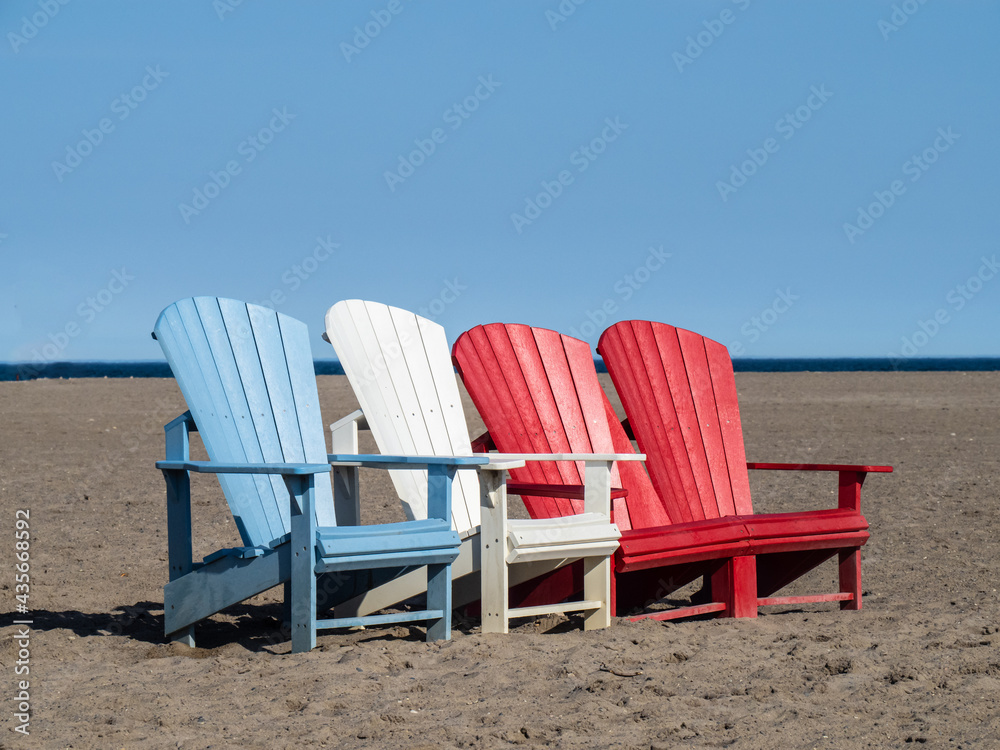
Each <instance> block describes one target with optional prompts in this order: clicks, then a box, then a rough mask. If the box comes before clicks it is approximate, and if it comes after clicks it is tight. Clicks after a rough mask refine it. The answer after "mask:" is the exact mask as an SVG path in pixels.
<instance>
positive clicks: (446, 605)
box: [427, 565, 451, 641]
mask: <svg viewBox="0 0 1000 750" xmlns="http://www.w3.org/2000/svg"><path fill="white" fill-rule="evenodd" d="M427 609H440V610H443V611H444V615H443V616H442V617H440V618H438V619H437V620H429V621H428V622H427V640H428V641H447V640H450V639H451V565H428V566H427Z"/></svg>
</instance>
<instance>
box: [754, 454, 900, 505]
mask: <svg viewBox="0 0 1000 750" xmlns="http://www.w3.org/2000/svg"><path fill="white" fill-rule="evenodd" d="M747 468H748V469H770V470H777V471H836V472H839V473H840V476H839V477H838V493H837V507H838V508H840V509H841V510H852V511H854V512H855V513H860V512H861V485H863V484H864V483H865V477H866V476H868V472H877V473H885V474H888V473H890V472H891V471H892V467H891V466H862V465H854V464H763V463H755V462H747Z"/></svg>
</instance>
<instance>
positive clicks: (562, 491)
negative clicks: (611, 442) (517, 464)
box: [507, 482, 628, 500]
mask: <svg viewBox="0 0 1000 750" xmlns="http://www.w3.org/2000/svg"><path fill="white" fill-rule="evenodd" d="M507 492H508V493H509V494H511V495H535V496H537V497H562V498H567V499H569V500H583V485H582V484H529V483H526V482H507ZM611 497H612V499H614V498H619V497H628V490H626V489H615V488H614V487H612V488H611Z"/></svg>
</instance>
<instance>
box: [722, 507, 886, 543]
mask: <svg viewBox="0 0 1000 750" xmlns="http://www.w3.org/2000/svg"><path fill="white" fill-rule="evenodd" d="M742 520H743V521H744V523H745V524H746V527H747V531H748V532H749V534H750V548H751V553H752V554H764V553H772V554H773V553H777V552H791V551H795V550H808V549H828V548H835V547H845V546H861V545H862V544H864V543H865V542H867V541H868V537H869V534H868V521H867V520H865V517H864V516H863V515H861V514H860V513H858V512H857V511H853V510H849V509H843V510H841V509H832V510H814V511H804V512H799V513H769V514H761V515H753V516H743V517H742Z"/></svg>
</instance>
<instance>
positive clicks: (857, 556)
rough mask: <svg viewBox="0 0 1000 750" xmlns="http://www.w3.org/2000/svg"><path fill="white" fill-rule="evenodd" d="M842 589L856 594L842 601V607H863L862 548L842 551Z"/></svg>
mask: <svg viewBox="0 0 1000 750" xmlns="http://www.w3.org/2000/svg"><path fill="white" fill-rule="evenodd" d="M840 591H841V593H845V594H846V593H850V594H854V598H853V599H852V600H850V601H846V602H841V603H840V608H841V609H855V610H856V609H861V548H860V547H855V548H853V549H848V550H841V552H840Z"/></svg>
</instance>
